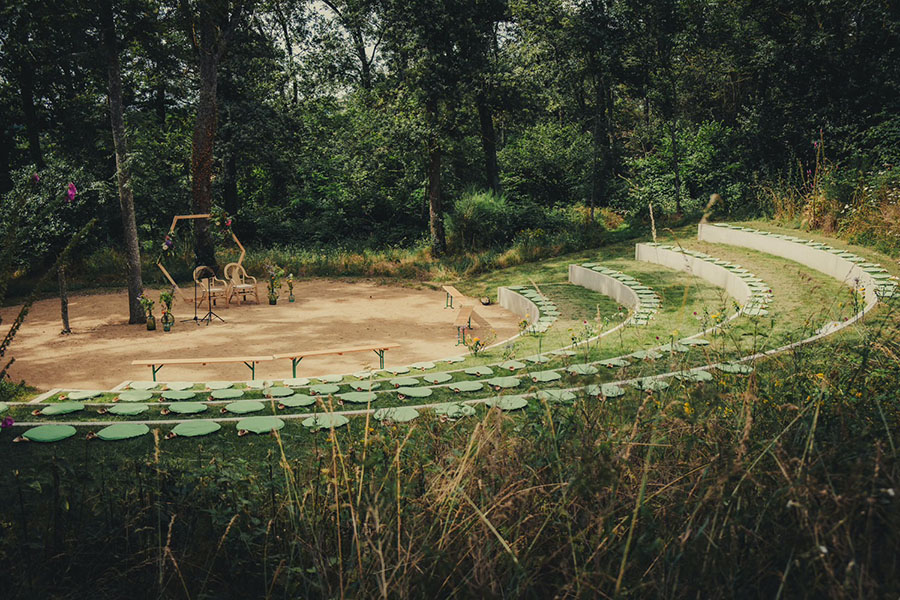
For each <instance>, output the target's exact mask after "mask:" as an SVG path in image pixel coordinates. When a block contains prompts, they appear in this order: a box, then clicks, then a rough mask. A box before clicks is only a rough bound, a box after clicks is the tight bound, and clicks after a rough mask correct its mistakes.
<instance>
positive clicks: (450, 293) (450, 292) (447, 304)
mask: <svg viewBox="0 0 900 600" xmlns="http://www.w3.org/2000/svg"><path fill="white" fill-rule="evenodd" d="M441 289H443V290H444V293H445V294H447V297H446V298H445V299H444V308H453V298H454V297H456V298H459V299H460V300H463V299H465V297H466V295H465V294H463V293H462V292H461V291H459V290H458V289H456V288H455V287H453V286H452V285H445V286H441Z"/></svg>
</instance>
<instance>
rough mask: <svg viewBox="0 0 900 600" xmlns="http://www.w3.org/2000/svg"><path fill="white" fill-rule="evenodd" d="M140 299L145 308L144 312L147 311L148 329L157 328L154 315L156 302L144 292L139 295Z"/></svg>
mask: <svg viewBox="0 0 900 600" xmlns="http://www.w3.org/2000/svg"><path fill="white" fill-rule="evenodd" d="M138 300H139V301H140V303H141V306H142V307H143V308H144V312H145V313H147V331H153V330H154V329H156V317H154V316H153V305H154V304H156V302H154V301H153V300H151V299H150V298H149V297H148V296H147V294H145V293H143V292H141V295H140V296H138Z"/></svg>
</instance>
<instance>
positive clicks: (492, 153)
mask: <svg viewBox="0 0 900 600" xmlns="http://www.w3.org/2000/svg"><path fill="white" fill-rule="evenodd" d="M477 102H478V122H479V125H480V127H481V148H482V149H483V150H484V174H485V177H487V182H488V185H489V186H490V188H491V191H492V192H494V195H495V196H499V195H500V194H501V193H502V192H503V190H502V189H501V187H500V169H499V167H498V166H497V135H496V133H495V132H494V114H493V111H492V110H491V107H490V105H489V104H488V101H487V98H486V97H485V96H484V94H479V95H478V101H477Z"/></svg>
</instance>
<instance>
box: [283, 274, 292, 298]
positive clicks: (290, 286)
mask: <svg viewBox="0 0 900 600" xmlns="http://www.w3.org/2000/svg"><path fill="white" fill-rule="evenodd" d="M285 281H286V282H287V286H288V302H293V301H294V274H293V273H291V274H289V275H288V276H287V279H285Z"/></svg>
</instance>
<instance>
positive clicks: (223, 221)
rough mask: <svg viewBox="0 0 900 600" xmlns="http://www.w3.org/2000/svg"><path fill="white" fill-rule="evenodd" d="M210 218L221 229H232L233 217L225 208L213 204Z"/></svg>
mask: <svg viewBox="0 0 900 600" xmlns="http://www.w3.org/2000/svg"><path fill="white" fill-rule="evenodd" d="M209 218H210V220H211V221H212V222H213V224H214V225H215V226H216V227H217V228H219V229H227V230H230V229H231V223H232V222H233V219H232V217H231V216H230V215H229V214H228V213H227V212H225V210H224V209H222V208H220V207H218V206H213V207H212V208H211V209H210V211H209Z"/></svg>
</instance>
